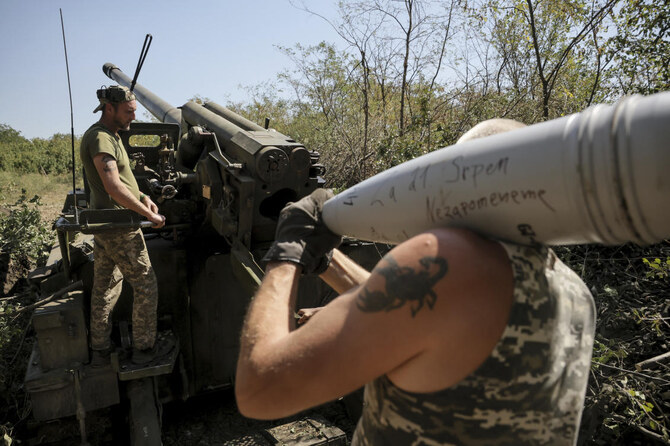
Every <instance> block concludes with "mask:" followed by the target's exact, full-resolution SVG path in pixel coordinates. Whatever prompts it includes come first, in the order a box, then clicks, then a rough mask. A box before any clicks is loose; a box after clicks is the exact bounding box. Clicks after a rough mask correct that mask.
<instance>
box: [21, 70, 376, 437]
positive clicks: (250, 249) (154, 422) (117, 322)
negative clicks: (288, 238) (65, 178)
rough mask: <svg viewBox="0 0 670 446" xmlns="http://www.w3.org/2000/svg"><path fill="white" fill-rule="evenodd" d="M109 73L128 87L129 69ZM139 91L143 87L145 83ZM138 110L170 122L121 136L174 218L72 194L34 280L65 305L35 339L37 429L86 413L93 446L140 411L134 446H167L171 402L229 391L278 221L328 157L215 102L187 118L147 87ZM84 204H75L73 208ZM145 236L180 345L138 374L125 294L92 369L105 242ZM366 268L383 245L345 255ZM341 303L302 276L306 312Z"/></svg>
mask: <svg viewBox="0 0 670 446" xmlns="http://www.w3.org/2000/svg"><path fill="white" fill-rule="evenodd" d="M103 71H104V73H105V74H106V75H107V76H108V77H110V78H111V79H113V80H114V81H116V82H117V83H119V84H120V85H124V86H130V85H131V80H130V78H128V77H127V76H126V75H125V74H124V73H123V72H122V71H121V70H120V69H119V68H117V67H116V66H114V65H112V64H109V63H108V64H105V65H104V67H103ZM133 83H134V82H133ZM134 93H135V95H136V97H137V99H138V101H139V102H140V103H142V104H143V105H144V107H145V108H146V109H147V110H149V112H151V113H152V114H153V115H154V116H155V117H156V118H157V119H158V120H159V121H160V122H154V123H138V122H134V123H132V124H131V126H130V130H128V131H125V132H122V133H121V138H122V141H123V144H124V146H125V148H126V150H127V151H128V154H129V156H130V158H131V160H134V164H135V165H134V168H133V172H134V175H135V177H136V179H137V182H138V184H139V186H140V190H141V191H142V192H143V193H145V194H147V195H149V196H150V197H151V198H152V200H153V201H154V202H156V203H157V204H158V206H159V212H160V213H161V214H163V215H165V216H166V225H165V227H163V228H161V229H154V228H151V227H150V223H148V222H142V221H141V219H140V217H139V215H137V214H135V213H133V212H132V211H128V210H92V209H87V204H88V193H87V190H86V187H85V189H84V190H76V191H73V192H71V193H70V194H69V195H68V197H67V199H66V201H65V206H64V208H63V214H62V216H61V217H60V218H59V219H58V220H57V221H56V222H55V224H54V229H55V230H56V232H57V235H58V245H57V246H56V247H54V249H53V250H52V253H51V256H50V258H49V261H48V263H47V265H46V266H45V267H43V268H40V269H38V270H36V271H34V272H33V273H32V274H31V276H30V281H31V283H32V284H33V285H34V287H35V289H36V290H38V292H39V293H40V294H41V295H42V296H49V295H53V297H54V299H53V301H52V302H50V303H49V304H47V305H44V306H43V307H41V308H39V309H38V310H37V311H36V312H35V314H34V316H33V326H34V328H35V330H36V334H37V343H36V344H35V347H34V350H33V354H32V356H31V359H30V363H29V366H28V371H27V373H26V379H25V387H26V390H27V391H28V393H29V394H30V396H31V400H32V407H33V415H34V418H35V419H36V420H38V421H44V420H51V419H55V418H61V417H66V416H71V415H76V416H77V418H78V419H79V423H80V433H81V436H82V441H83V442H85V441H86V428H85V415H86V412H88V411H92V410H96V409H101V408H105V407H109V406H113V405H116V404H119V403H120V402H123V401H124V400H126V401H127V402H128V403H129V404H128V407H129V411H130V414H129V417H130V425H131V432H130V443H131V444H142V445H145V444H146V445H154V444H161V439H160V415H159V413H160V410H159V406H160V404H161V403H165V402H169V401H173V400H185V399H187V398H189V397H190V396H193V395H198V394H202V393H206V392H211V391H214V390H217V389H223V388H226V387H230V386H231V385H232V384H233V382H234V375H235V367H236V361H237V355H238V349H239V332H240V329H241V326H242V322H243V318H244V315H245V312H246V308H247V305H248V303H249V301H250V299H251V297H252V296H253V293H254V290H255V289H256V287H257V285H258V284H259V283H260V280H261V278H262V276H263V271H262V270H261V268H260V267H259V266H258V264H257V262H256V259H260V258H261V257H262V255H263V254H264V252H265V251H266V250H267V248H268V247H269V245H270V244H271V242H272V240H273V238H274V232H275V226H276V222H277V217H278V215H279V212H280V210H281V209H282V208H283V207H284V206H285V205H286V203H288V202H290V201H295V200H297V199H299V198H301V197H303V196H305V195H307V194H309V193H311V192H312V191H313V190H314V189H316V188H318V187H322V186H323V185H324V182H325V181H324V179H323V175H324V172H325V169H324V167H323V166H322V165H321V164H319V162H318V161H319V154H318V153H317V152H316V151H315V150H308V149H307V148H306V147H304V146H303V145H302V144H300V143H298V142H296V141H295V140H293V139H291V138H290V137H288V136H286V135H283V134H281V133H279V132H277V131H274V130H271V129H269V128H268V121H267V120H266V125H265V127H261V126H259V125H257V124H255V123H253V122H251V121H249V120H247V119H245V118H244V117H242V116H240V115H238V114H236V113H234V112H232V111H231V110H229V109H227V108H225V107H222V106H220V105H218V104H215V103H211V102H210V103H206V104H198V103H196V102H193V101H190V102H187V103H186V104H184V105H183V106H182V107H179V108H176V107H173V106H171V105H170V104H168V103H167V102H165V101H163V100H162V99H160V98H159V97H158V96H156V95H154V94H153V93H152V92H150V91H149V90H147V89H146V88H144V87H143V86H142V85H139V84H134ZM75 203H76V206H75ZM123 227H135V228H136V227H143V232H144V234H145V239H146V244H147V248H148V251H149V255H150V257H151V261H152V264H153V266H154V270H155V272H156V276H157V279H158V286H159V303H158V330H159V336H169V337H174V338H175V339H176V345H177V347H176V348H175V349H173V351H172V352H170V354H169V355H167V356H166V357H165V358H162V359H160V360H156V361H154V362H152V363H150V364H149V365H147V366H136V365H133V364H132V362H131V361H130V360H129V358H128V353H127V352H128V351H129V349H130V339H131V336H130V333H131V332H132V324H131V304H132V289H131V288H130V287H126V286H125V285H124V289H123V292H122V294H121V297H120V299H119V303H118V304H117V305H116V307H115V310H114V312H113V315H112V317H113V320H114V331H113V334H112V338H113V341H114V343H115V345H116V346H117V348H116V351H115V352H114V353H112V360H111V363H110V364H109V366H106V367H103V368H99V369H94V368H92V367H91V366H90V365H88V362H89V355H90V351H89V348H88V340H87V332H88V323H89V321H88V315H89V306H90V305H89V302H90V291H91V286H92V280H93V262H94V259H93V254H92V252H93V249H92V248H93V240H92V238H93V235H94V234H95V233H97V232H100V231H107V230H110V229H114V228H123ZM342 249H343V250H344V251H345V252H347V254H349V255H350V256H352V257H353V258H354V259H356V260H357V261H359V262H360V263H362V264H363V265H366V266H372V265H374V263H376V261H377V260H378V259H379V257H380V254H379V251H378V249H377V247H376V246H375V245H373V244H370V243H361V242H358V241H356V240H348V241H346V242H345V243H344V245H343V248H342ZM333 297H334V292H333V291H332V290H331V289H330V288H328V287H327V285H325V284H323V283H322V282H321V281H320V280H319V279H318V278H304V279H303V280H302V281H301V285H300V289H299V297H298V299H299V304H300V306H302V307H309V306H318V305H322V304H324V303H325V302H327V301H328V300H329V299H332V298H333Z"/></svg>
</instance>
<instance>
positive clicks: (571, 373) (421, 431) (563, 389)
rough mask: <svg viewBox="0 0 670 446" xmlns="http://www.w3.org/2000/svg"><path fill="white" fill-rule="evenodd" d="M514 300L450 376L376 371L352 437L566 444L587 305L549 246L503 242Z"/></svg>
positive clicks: (577, 398) (583, 362) (591, 312)
mask: <svg viewBox="0 0 670 446" xmlns="http://www.w3.org/2000/svg"><path fill="white" fill-rule="evenodd" d="M503 246H504V247H505V249H506V251H507V253H508V256H509V259H510V262H511V264H512V268H513V271H514V282H515V286H514V303H513V305H512V308H511V311H510V316H509V321H508V324H507V327H506V328H505V330H504V332H503V334H502V337H501V339H500V340H499V341H498V344H497V345H496V347H495V348H494V350H493V351H492V352H491V355H490V356H489V357H488V358H487V359H486V360H485V361H484V363H482V365H481V366H479V367H478V368H477V369H476V370H475V371H474V372H473V373H472V374H470V375H469V376H468V377H466V378H465V379H463V381H461V382H459V383H458V384H456V385H454V386H452V387H450V388H448V389H445V390H442V391H438V392H432V393H413V392H407V391H405V390H402V389H400V388H398V387H397V386H395V385H394V384H393V383H392V382H391V381H390V380H389V379H388V377H386V376H382V377H380V378H378V379H376V380H374V381H373V382H371V383H369V384H367V385H366V387H365V406H364V409H363V416H362V417H361V419H360V421H359V424H358V426H357V428H356V431H355V433H354V439H353V442H352V444H353V445H355V446H356V445H481V446H488V445H490V446H494V445H495V446H500V445H559V446H560V445H574V444H575V443H576V441H577V433H578V430H579V429H578V428H579V422H580V418H581V413H582V408H583V404H584V396H585V393H586V384H587V381H588V376H589V370H590V363H591V353H592V349H593V339H594V333H595V305H594V302H593V297H592V296H591V293H590V292H589V290H588V288H586V286H585V285H584V283H583V282H582V281H581V279H580V278H579V277H578V276H577V275H576V274H575V273H574V272H573V271H571V270H570V269H569V268H568V267H566V266H565V265H564V264H563V263H562V262H561V261H560V260H558V259H557V258H556V256H555V254H554V253H553V251H551V250H550V249H547V248H544V247H538V248H529V247H523V246H517V245H507V244H503Z"/></svg>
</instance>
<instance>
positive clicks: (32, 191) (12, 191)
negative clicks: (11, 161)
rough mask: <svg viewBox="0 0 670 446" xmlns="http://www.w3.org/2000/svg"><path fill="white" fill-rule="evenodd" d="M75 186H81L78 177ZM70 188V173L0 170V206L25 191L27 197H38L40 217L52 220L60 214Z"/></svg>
mask: <svg viewBox="0 0 670 446" xmlns="http://www.w3.org/2000/svg"><path fill="white" fill-rule="evenodd" d="M77 187H83V186H82V182H81V180H80V179H78V181H77ZM71 189H72V176H70V175H43V174H39V173H28V174H20V173H16V172H5V171H0V208H2V207H3V206H4V205H8V204H14V203H16V201H17V200H18V199H19V198H20V197H21V195H22V194H23V193H24V191H25V195H26V197H28V198H32V197H33V196H35V195H38V196H39V197H40V201H41V203H42V206H40V211H41V212H42V219H43V220H44V221H45V222H52V221H54V220H55V219H56V218H57V217H58V214H60V211H61V209H62V208H63V203H64V202H65V197H66V196H67V193H68V191H69V190H71Z"/></svg>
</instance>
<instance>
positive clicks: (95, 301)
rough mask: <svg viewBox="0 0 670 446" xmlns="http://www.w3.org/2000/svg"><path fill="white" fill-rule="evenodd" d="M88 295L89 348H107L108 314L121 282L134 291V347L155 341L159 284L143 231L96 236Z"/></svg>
mask: <svg viewBox="0 0 670 446" xmlns="http://www.w3.org/2000/svg"><path fill="white" fill-rule="evenodd" d="M94 257H95V261H94V262H93V265H94V273H93V290H92V292H91V348H93V349H94V350H103V349H106V348H108V347H109V345H110V338H109V337H110V334H111V332H112V321H111V314H112V310H113V309H114V306H115V305H116V302H117V300H118V299H119V296H120V295H121V288H122V285H123V279H126V280H127V281H128V282H129V283H130V285H131V286H132V288H133V294H134V295H133V321H132V323H133V345H134V347H135V348H137V349H140V350H144V349H147V348H151V347H153V345H154V341H155V339H156V307H157V305H158V284H157V281H156V274H155V273H154V270H153V267H152V266H151V261H150V260H149V253H148V252H147V247H146V244H145V243H144V237H143V236H142V231H141V230H140V229H137V230H136V231H110V232H106V233H102V234H97V235H96V236H95V250H94Z"/></svg>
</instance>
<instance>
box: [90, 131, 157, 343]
mask: <svg viewBox="0 0 670 446" xmlns="http://www.w3.org/2000/svg"><path fill="white" fill-rule="evenodd" d="M101 153H105V154H108V155H110V156H112V157H113V158H114V159H115V160H116V164H117V168H118V171H119V178H120V179H121V182H122V183H123V184H124V185H125V186H126V187H127V188H128V190H130V192H131V193H132V194H133V195H135V196H136V197H137V198H138V199H139V198H140V190H139V187H138V185H137V181H136V180H135V177H134V176H133V173H132V169H131V166H130V161H129V159H128V153H127V152H126V150H125V148H124V147H123V145H122V143H121V139H120V138H119V137H118V136H116V135H115V134H113V133H112V132H110V131H109V130H108V129H107V128H106V127H105V126H104V125H102V124H101V123H99V122H98V123H95V124H93V125H92V126H91V127H90V128H89V129H88V130H87V131H86V133H84V136H83V137H82V140H81V145H80V156H81V160H82V163H83V165H84V170H85V172H86V177H87V179H88V182H89V185H90V191H91V193H90V203H91V208H93V209H116V208H121V206H120V205H119V204H118V203H116V202H115V201H114V200H113V199H112V198H111V197H110V196H109V194H108V193H107V192H106V191H105V188H104V185H103V183H102V180H101V179H100V176H99V175H98V171H97V170H96V168H95V165H94V164H93V158H95V156H96V155H99V154H101ZM94 256H95V262H94V278H93V289H92V291H91V347H92V348H93V349H94V350H104V349H106V348H108V347H109V345H110V339H109V336H110V333H111V329H112V326H111V320H110V316H111V313H112V310H113V309H114V305H115V304H116V301H117V300H118V298H119V295H120V294H121V287H122V283H123V279H124V278H125V279H126V280H128V282H129V283H130V285H131V286H132V288H133V291H134V301H133V344H134V346H135V348H136V349H138V350H144V349H148V348H151V347H152V346H153V345H154V341H155V338H156V307H157V303H158V285H157V282H156V275H155V273H154V270H153V268H152V266H151V262H150V261H149V254H148V252H147V248H146V244H145V243H144V237H143V236H142V231H141V230H139V229H137V230H114V231H109V232H104V233H100V234H96V235H95V250H94Z"/></svg>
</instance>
